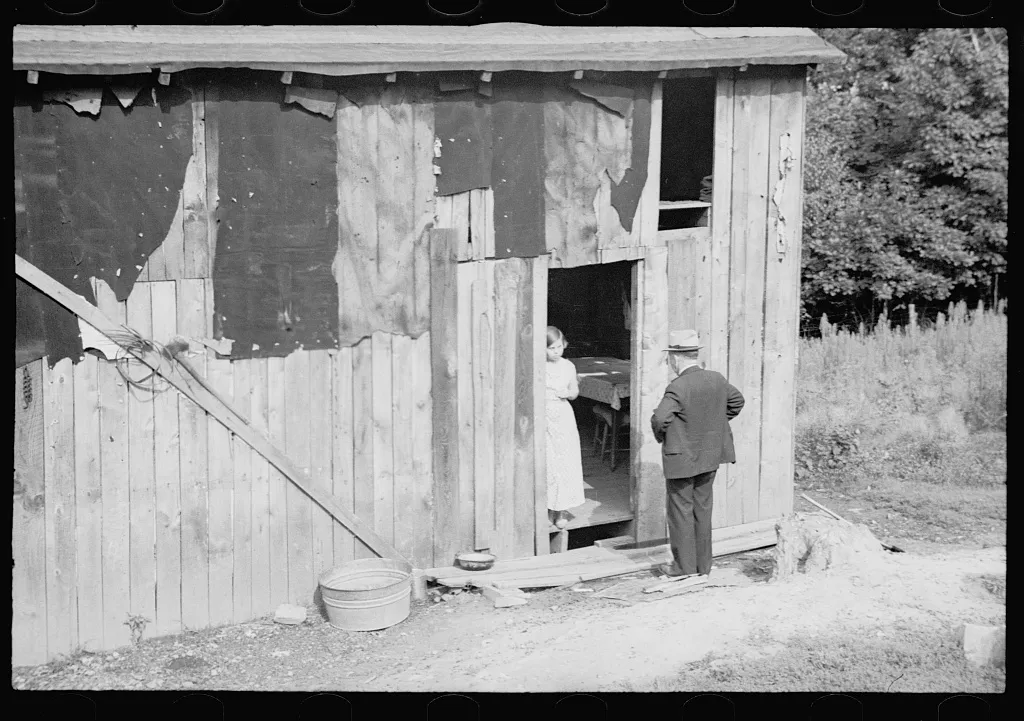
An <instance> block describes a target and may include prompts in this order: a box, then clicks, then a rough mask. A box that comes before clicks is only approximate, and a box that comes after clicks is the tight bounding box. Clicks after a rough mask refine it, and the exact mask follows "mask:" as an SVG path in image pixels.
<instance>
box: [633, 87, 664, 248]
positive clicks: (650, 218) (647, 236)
mask: <svg viewBox="0 0 1024 721" xmlns="http://www.w3.org/2000/svg"><path fill="white" fill-rule="evenodd" d="M663 88H664V84H663V83H662V81H661V80H655V81H654V85H653V87H652V89H651V132H650V144H649V146H648V150H647V184H646V185H644V189H643V192H642V193H641V194H640V205H639V206H637V209H636V217H635V218H634V219H633V233H632V238H631V243H630V244H631V245H651V244H653V243H656V242H657V239H658V204H659V203H660V202H661V128H662V107H663V103H662V92H663ZM637 229H639V231H640V234H639V236H638V235H637Z"/></svg>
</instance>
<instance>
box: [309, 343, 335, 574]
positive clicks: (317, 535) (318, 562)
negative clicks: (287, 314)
mask: <svg viewBox="0 0 1024 721" xmlns="http://www.w3.org/2000/svg"><path fill="white" fill-rule="evenodd" d="M331 373H332V368H331V354H330V353H329V352H328V351H326V350H315V351H310V353H309V442H310V466H311V467H310V478H311V480H312V482H313V483H314V484H315V485H317V486H319V487H320V488H322V489H323V490H324V491H328V492H329V491H330V490H331V477H332V476H331V463H332V456H333V453H332V451H331V438H332V436H333V432H332V428H331V419H332V415H331V414H332V410H333V409H332V404H333V399H332V398H331ZM310 507H311V510H312V521H313V574H314V588H313V589H311V590H310V592H311V593H312V592H313V591H315V585H316V583H315V578H317V577H319V575H320V574H321V573H323V572H324V571H328V570H330V569H331V568H332V567H333V566H334V525H335V521H334V518H333V517H332V516H331V515H330V514H329V513H328V512H327V511H325V510H324V509H323V508H322V507H321V506H320V504H319V503H314V502H311V506H310Z"/></svg>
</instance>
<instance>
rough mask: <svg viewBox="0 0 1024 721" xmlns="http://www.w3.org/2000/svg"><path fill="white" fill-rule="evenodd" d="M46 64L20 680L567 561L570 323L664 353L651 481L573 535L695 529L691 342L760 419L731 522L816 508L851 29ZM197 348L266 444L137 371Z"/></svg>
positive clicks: (38, 75) (604, 507)
mask: <svg viewBox="0 0 1024 721" xmlns="http://www.w3.org/2000/svg"><path fill="white" fill-rule="evenodd" d="M13 51H14V62H13V68H14V76H15V78H14V79H15V103H14V148H15V195H16V225H17V246H16V253H17V255H18V256H19V258H20V259H22V260H24V261H27V263H28V264H31V266H30V267H31V268H34V269H37V270H38V271H41V273H42V274H45V276H46V277H48V278H50V279H52V280H53V281H55V282H56V285H54V286H53V287H55V288H56V290H54V289H53V288H51V286H49V285H46V284H45V283H39V282H33V281H31V280H30V279H28V276H25V275H23V276H22V277H21V278H19V280H18V281H17V342H16V369H15V438H14V441H15V443H14V445H15V481H14V516H13V529H12V545H13V556H14V571H13V599H14V601H13V604H14V616H13V628H12V638H13V662H14V663H15V664H30V663H39V662H44V661H46V660H50V659H53V658H55V657H57V656H59V655H60V654H66V653H69V652H71V651H72V650H74V649H78V648H84V649H90V650H95V649H109V648H115V647H118V646H121V645H124V644H127V643H129V642H130V641H131V640H132V635H133V632H137V633H139V634H141V636H142V637H149V636H155V635H164V634H172V633H177V632H180V631H182V630H184V629H199V628H204V627H209V626H214V625H218V624H226V623H231V622H241V621H246V620H249V619H252V618H254V617H257V616H260V615H262V614H266V613H267V612H269V611H271V610H273V608H274V607H275V606H276V605H277V604H280V603H283V602H292V603H308V602H310V601H311V600H312V599H313V596H314V593H315V591H316V588H317V576H318V574H319V573H320V572H322V571H323V570H325V569H328V568H330V567H332V566H334V565H336V564H339V563H342V562H344V561H347V560H350V559H354V558H360V557H366V556H372V555H375V554H378V553H380V554H384V555H398V556H401V557H404V558H405V559H407V560H409V561H410V562H411V563H412V564H413V565H415V566H417V567H420V568H425V567H430V566H436V565H444V564H448V563H450V562H451V560H452V557H453V555H454V554H455V553H456V552H457V551H459V550H464V549H490V550H491V551H493V552H494V553H497V554H498V555H499V556H501V557H503V558H508V557H514V556H529V555H533V554H543V553H548V552H549V548H550V546H549V544H550V540H551V533H552V528H551V527H550V526H549V524H548V519H547V515H546V507H547V506H546V485H545V484H546V479H545V470H544V465H545V458H544V423H545V421H544V413H543V407H544V406H543V403H544V400H543V399H544V380H543V374H544V362H545V360H544V346H545V342H544V332H543V331H544V328H545V326H546V325H547V324H548V323H549V320H550V321H551V322H554V321H556V320H557V321H558V322H559V323H561V324H563V325H566V326H567V327H565V331H566V333H567V335H568V336H569V338H570V343H574V345H573V346H571V347H576V348H583V349H587V348H590V349H592V350H593V355H612V356H617V357H619V358H621V359H624V360H627V361H628V363H629V366H628V368H629V383H628V394H627V395H628V397H629V404H628V413H629V418H630V426H631V432H630V442H629V457H628V460H627V461H625V462H623V463H622V464H621V466H620V469H621V470H618V471H616V473H617V474H618V475H615V474H611V475H609V474H605V475H607V476H608V478H612V476H614V478H618V480H617V481H614V480H611V481H609V480H608V478H606V479H604V480H605V481H608V483H610V484H611V485H610V486H607V487H605V486H602V487H601V488H598V487H597V486H596V485H594V484H590V485H592V486H593V487H591V488H590V489H588V503H590V506H591V507H590V508H589V510H587V511H586V513H583V514H581V515H580V517H579V518H577V519H576V521H574V523H575V525H574V526H571V529H572V530H570V534H571V533H573V532H574V531H577V530H581V529H584V528H588V527H589V528H591V529H593V528H594V527H603V526H608V528H609V529H610V531H609V532H612V531H614V532H615V533H620V534H621V533H625V534H628V535H630V536H632V537H633V538H635V539H636V540H637V541H641V542H642V541H648V540H653V539H659V538H664V536H665V510H664V482H663V476H662V473H661V461H660V450H659V446H658V444H657V443H656V442H655V441H654V439H653V437H652V436H651V432H650V427H649V418H650V415H651V412H652V410H653V408H654V406H655V405H656V404H657V402H658V401H659V399H660V397H661V394H662V392H663V389H664V387H665V385H666V383H667V381H668V377H667V373H668V369H667V366H666V363H665V356H664V353H663V352H662V348H664V346H665V344H666V339H667V334H668V330H669V328H675V327H692V328H696V329H697V330H698V331H699V332H700V334H701V336H702V337H703V338H704V339H706V346H707V347H706V349H705V355H704V360H705V361H706V362H707V364H708V366H709V367H711V368H714V369H718V370H720V371H722V372H723V373H725V374H726V375H727V376H728V377H729V379H730V380H731V382H732V383H734V384H735V385H736V386H738V387H739V388H740V389H741V390H742V391H743V393H744V395H745V396H746V399H747V404H746V407H745V409H744V411H743V413H742V414H741V416H740V417H739V418H738V419H736V420H735V421H734V423H733V430H734V433H735V437H736V448H737V457H738V462H737V463H736V464H735V465H731V466H726V467H723V468H722V469H721V471H720V474H719V477H718V481H717V483H716V496H715V506H714V522H715V527H716V528H720V529H721V528H728V529H732V530H734V531H735V533H734V534H733V535H735V536H736V537H739V536H742V535H743V533H744V532H745V530H747V529H755V528H757V529H761V528H764V527H765V525H766V524H771V523H772V522H773V521H774V520H775V519H776V518H778V517H779V516H780V515H782V514H783V513H786V512H788V511H790V510H791V508H792V493H791V491H792V471H793V463H792V450H793V415H794V392H793V383H794V371H795V364H796V341H797V318H798V309H799V273H800V225H801V165H802V160H803V130H804V129H803V123H804V102H805V101H804V98H805V75H806V68H807V66H808V65H813V64H815V63H819V62H825V61H830V60H835V59H838V58H840V57H842V56H841V54H840V53H839V52H838V51H837V50H835V49H834V48H832V47H831V46H829V45H828V44H827V43H825V42H824V41H822V40H821V39H819V38H818V37H817V36H816V35H815V34H814V33H812V32H810V31H807V30H802V29H784V28H759V29H737V28H696V29H695V28H555V27H539V26H520V25H484V26H477V27H415V28H403V27H398V26H396V27H372V28H367V27H310V28H296V27H287V28H283V27H244V28H226V27H191V26H190V27H134V28H128V27H34V26H21V27H17V28H15V30H14V36H13ZM19 267H21V266H19ZM26 267H28V266H26ZM46 288H50V290H46ZM65 290H66V291H70V293H66V292H65ZM62 298H63V300H62ZM68 298H71V300H68ZM83 298H84V300H85V301H87V302H88V304H90V306H91V307H95V308H97V309H98V313H99V315H90V314H89V313H77V311H76V313H77V315H76V313H72V312H70V311H69V310H68V308H71V307H74V302H81V299H83ZM75 299H78V300H77V301H75ZM549 299H551V300H552V301H553V303H552V305H550V306H549ZM73 301H74V302H73ZM574 313H575V315H574ZM82 315H89V317H90V318H92V322H87V321H86V320H83V318H82V317H81V316H82ZM615 318H617V321H616V320H613V319H615ZM97 319H98V320H97ZM602 319H603V320H602ZM108 321H109V323H108ZM592 321H593V322H592ZM599 321H600V322H599ZM602 323H603V325H602ZM111 324H112V326H111ZM97 326H105V327H106V326H110V327H117V326H123V327H124V328H123V329H130V332H129V331H128V330H124V332H122V333H120V335H118V336H117V337H114V338H111V337H110V336H111V335H117V334H112V333H110V332H109V327H106V329H105V328H103V327H101V328H99V329H98V330H99V331H103V332H98V330H97ZM601 328H605V330H601ZM609 329H611V330H609ZM588 333H589V334H590V337H587V334H588ZM179 336H180V337H181V338H184V339H185V340H186V341H187V342H188V345H189V347H188V350H187V351H185V350H181V347H180V346H175V345H174V343H173V342H172V341H174V339H175V338H176V337H179ZM150 342H151V343H150ZM601 343H604V345H603V346H602V345H601ZM609 344H611V345H609ZM166 348H174V351H173V352H174V353H178V355H177V356H175V357H177V358H181V359H187V361H188V363H189V364H190V365H191V366H192V367H193V368H194V369H196V371H197V373H198V375H200V376H201V377H202V378H204V379H205V380H206V381H207V382H208V384H209V386H210V388H212V389H213V390H214V391H215V392H216V395H217V396H219V397H220V398H221V399H223V400H224V401H226V403H227V405H229V406H230V407H231V408H232V409H234V413H235V415H236V416H237V418H238V419H242V421H241V422H240V424H239V422H238V421H237V419H235V420H232V421H231V423H229V422H228V421H227V420H225V419H226V418H229V416H225V415H224V414H223V413H222V412H220V411H218V412H213V411H212V406H205V405H204V404H203V403H197V402H196V398H197V396H190V395H188V394H185V393H183V392H179V390H178V387H177V386H175V385H173V384H170V383H168V382H167V381H166V379H165V377H164V376H162V375H161V374H160V373H156V374H153V373H152V371H151V369H150V368H149V367H147V365H145V364H144V363H142V362H139V361H138V356H139V354H140V353H143V354H145V353H150V354H151V356H152V357H153V358H157V359H158V360H159V358H160V351H161V350H162V349H166ZM132 349H134V350H132ZM140 349H141V350H140ZM170 357H171V352H168V354H167V355H166V356H165V358H170ZM161 362H162V361H161ZM207 397H210V396H207ZM586 411H587V408H586V407H583V408H582V409H581V414H582V415H581V419H582V418H583V417H585V416H586ZM232 424H234V425H232ZM583 435H584V443H585V445H587V442H588V440H589V438H588V435H589V433H588V432H584V433H583ZM253 438H257V439H258V438H262V439H264V440H265V441H267V442H266V443H264V442H263V441H258V442H257V441H253V440H252V439H253ZM271 446H272V447H273V449H276V450H277V451H279V452H280V454H278V455H275V453H274V452H268V450H267V449H268V448H269V447H271ZM585 453H588V451H587V450H585ZM279 455H283V456H286V457H287V461H288V463H283V462H281V461H280V459H279ZM588 455H589V454H588ZM275 458H278V460H275ZM588 463H589V464H590V466H591V467H596V466H594V461H593V460H591V461H588ZM289 464H291V465H289ZM598 465H600V464H598ZM292 467H294V469H297V471H295V472H291V471H288V469H289V468H292ZM602 468H603V466H602ZM282 469H284V470H282ZM285 471H288V472H285ZM602 472H603V471H602ZM595 483H596V481H595ZM616 484H617V485H616ZM310 489H313V490H312V491H311V490H310ZM591 492H593V494H596V495H593V497H591V496H592V493H591ZM602 493H603V494H604V495H601V494H602ZM324 499H326V500H324ZM332 508H336V509H340V510H338V511H332V510H331V509H332ZM346 518H348V519H350V520H349V521H345V519H346ZM353 518H354V519H358V522H359V523H360V524H361V525H360V526H359V528H362V529H368V530H367V531H366V532H357V533H353V529H354V528H355V526H354V525H353V521H351V519H353Z"/></svg>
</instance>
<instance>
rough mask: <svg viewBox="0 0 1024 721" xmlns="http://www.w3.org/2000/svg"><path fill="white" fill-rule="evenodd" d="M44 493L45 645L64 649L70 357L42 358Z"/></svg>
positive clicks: (70, 593) (70, 624)
mask: <svg viewBox="0 0 1024 721" xmlns="http://www.w3.org/2000/svg"><path fill="white" fill-rule="evenodd" d="M42 389H43V392H42V395H43V398H44V399H45V400H44V403H43V440H44V443H45V444H46V445H45V452H44V454H43V469H44V470H43V487H44V490H43V497H44V499H45V503H46V512H45V518H46V647H47V650H48V653H49V654H51V655H52V654H55V653H56V654H66V653H69V652H70V651H71V650H72V645H73V644H74V643H75V642H76V641H77V639H78V608H77V602H76V586H77V580H76V573H77V570H78V569H77V566H78V561H77V557H76V556H77V554H76V543H75V540H76V539H75V535H76V534H75V520H76V519H75V409H74V393H75V388H74V374H73V372H72V364H71V359H70V358H64V359H62V360H60V361H58V362H57V364H56V365H54V366H53V368H52V369H51V368H50V367H49V362H48V360H47V362H44V364H43V382H42Z"/></svg>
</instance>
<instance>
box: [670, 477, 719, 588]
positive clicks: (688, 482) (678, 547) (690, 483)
mask: <svg viewBox="0 0 1024 721" xmlns="http://www.w3.org/2000/svg"><path fill="white" fill-rule="evenodd" d="M716 473H718V471H717V470H714V471H708V472H707V473H701V474H700V475H697V476H690V477H689V478H668V479H666V480H665V489H666V494H665V495H666V499H667V505H668V508H667V512H668V513H667V515H668V535H669V540H670V541H671V544H672V556H673V558H674V559H675V565H676V567H677V568H679V570H681V571H682V572H683V573H684V574H692V573H700V574H704V575H706V574H708V573H710V572H711V505H712V495H711V488H712V485H713V484H714V480H715V474H716Z"/></svg>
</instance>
